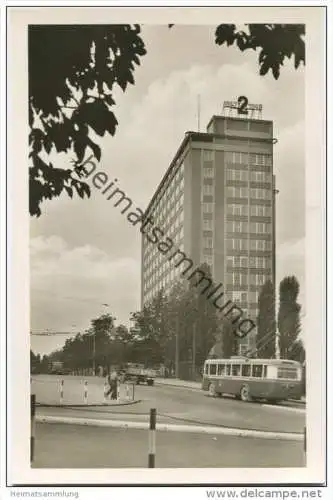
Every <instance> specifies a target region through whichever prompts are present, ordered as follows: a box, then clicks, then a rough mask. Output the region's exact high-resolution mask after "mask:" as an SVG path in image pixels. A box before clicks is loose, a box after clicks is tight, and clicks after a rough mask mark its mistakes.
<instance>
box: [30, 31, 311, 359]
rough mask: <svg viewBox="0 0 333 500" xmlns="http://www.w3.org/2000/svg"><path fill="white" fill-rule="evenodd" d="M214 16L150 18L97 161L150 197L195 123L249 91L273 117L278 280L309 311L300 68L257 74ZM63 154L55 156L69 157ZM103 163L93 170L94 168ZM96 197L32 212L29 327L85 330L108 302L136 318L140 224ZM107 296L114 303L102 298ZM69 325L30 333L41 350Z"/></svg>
mask: <svg viewBox="0 0 333 500" xmlns="http://www.w3.org/2000/svg"><path fill="white" fill-rule="evenodd" d="M214 29H215V27H214V26H208V25H206V26H181V25H178V26H174V27H173V28H172V29H168V28H167V27H166V26H144V27H143V29H142V37H143V39H144V42H145V44H146V49H147V54H146V55H145V56H144V57H143V58H142V60H141V66H139V67H137V69H136V70H135V74H134V77H135V85H134V86H130V87H129V88H128V89H127V90H126V92H125V93H123V92H122V91H121V90H117V91H116V92H115V100H116V107H115V114H116V117H117V119H118V122H119V125H118V129H117V132H116V135H115V136H114V137H111V136H105V137H104V138H102V139H99V142H100V145H101V148H102V158H101V161H100V164H99V166H98V171H103V172H105V173H107V175H108V177H109V178H114V177H116V178H117V179H118V187H120V188H122V189H123V190H124V191H125V192H126V193H127V195H128V196H129V197H130V198H131V199H132V200H133V204H134V205H136V206H138V207H141V208H142V209H144V208H145V207H146V206H147V203H148V202H149V200H150V198H151V197H152V195H153V193H154V191H155V189H156V187H157V185H158V183H159V181H160V180H161V177H162V176H163V175H164V173H165V171H166V170H167V168H168V166H169V164H170V162H171V160H172V158H173V156H174V154H175V153H176V151H177V149H178V147H179V145H180V143H181V141H182V139H183V138H184V134H185V132H186V131H188V130H197V127H198V113H197V100H198V98H197V96H198V95H200V103H201V106H200V108H201V112H200V130H201V131H205V130H206V125H207V123H208V121H209V119H210V117H211V116H212V115H213V114H221V111H222V106H223V102H224V101H227V100H236V99H237V97H238V96H239V95H246V96H247V97H248V99H249V102H250V103H255V104H262V105H263V116H262V117H263V119H268V120H273V122H274V137H276V138H277V139H278V143H277V144H276V145H275V149H274V173H275V174H276V187H277V189H278V190H279V194H278V196H277V263H276V264H277V280H278V282H279V281H280V280H281V279H282V278H283V277H285V276H286V275H295V276H296V277H297V279H298V280H299V282H300V298H299V302H300V304H301V305H302V309H303V314H304V304H305V297H304V287H305V248H304V241H305V147H304V125H305V124H304V120H305V112H304V108H305V106H304V99H305V98H304V84H305V71H304V69H303V68H302V67H300V68H299V69H298V70H297V71H296V70H295V69H294V67H293V65H292V62H291V61H288V62H286V64H285V66H284V67H283V68H282V71H281V75H280V78H279V79H278V80H277V81H276V80H274V78H273V76H272V75H271V73H270V74H268V75H266V76H260V75H259V69H258V60H257V57H258V55H257V54H256V53H255V52H254V51H251V52H248V51H247V52H243V53H242V52H240V51H239V50H238V49H237V48H234V47H228V48H227V47H219V46H217V45H215V43H214ZM69 159H70V158H69V157H68V156H67V157H66V156H64V155H59V156H58V157H57V158H56V159H55V165H56V166H63V167H64V168H65V167H66V166H67V165H66V164H67V162H68V161H69ZM96 171H97V170H96ZM91 191H92V193H91V198H90V199H84V200H81V199H77V198H75V199H73V200H71V199H70V198H68V197H67V196H66V195H63V196H61V197H60V198H56V199H54V200H52V201H50V202H45V203H43V205H42V215H41V217H40V218H38V219H36V218H33V219H31V225H30V235H31V242H30V263H31V269H30V272H31V297H30V300H31V329H32V331H35V332H37V331H38V332H40V331H43V330H47V329H48V330H50V331H53V332H83V331H84V330H85V329H87V328H88V327H89V325H90V321H91V319H93V318H95V317H97V316H99V315H100V314H102V313H105V312H109V313H111V314H112V315H113V316H115V317H116V323H118V324H119V323H123V324H126V325H129V318H130V313H131V312H134V311H137V310H139V309H140V249H141V246H140V231H139V229H138V226H136V227H133V226H132V225H131V224H129V223H128V221H127V220H126V218H125V217H124V216H123V215H122V214H121V213H120V212H119V210H118V209H116V208H114V207H113V203H110V201H108V200H107V199H106V197H105V196H103V195H102V194H101V192H100V191H98V190H97V189H94V187H92V189H91ZM105 304H107V305H105ZM65 339H66V335H54V336H51V337H39V336H32V341H31V347H32V349H33V350H34V351H35V352H39V353H49V352H51V351H52V350H54V349H55V348H58V347H60V346H61V345H62V344H63V343H64V341H65Z"/></svg>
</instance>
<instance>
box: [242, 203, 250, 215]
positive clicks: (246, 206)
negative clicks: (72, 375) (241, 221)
mask: <svg viewBox="0 0 333 500" xmlns="http://www.w3.org/2000/svg"><path fill="white" fill-rule="evenodd" d="M241 207H242V208H241V213H242V215H248V213H249V207H248V205H241Z"/></svg>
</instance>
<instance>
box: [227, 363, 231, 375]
mask: <svg viewBox="0 0 333 500" xmlns="http://www.w3.org/2000/svg"><path fill="white" fill-rule="evenodd" d="M226 369H227V372H226V375H230V369H231V366H230V365H226Z"/></svg>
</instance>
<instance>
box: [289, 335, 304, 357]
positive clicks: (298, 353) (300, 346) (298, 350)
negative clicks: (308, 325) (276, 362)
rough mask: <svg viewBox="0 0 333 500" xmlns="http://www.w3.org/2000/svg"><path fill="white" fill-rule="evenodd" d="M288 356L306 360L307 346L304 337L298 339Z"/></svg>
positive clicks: (290, 348)
mask: <svg viewBox="0 0 333 500" xmlns="http://www.w3.org/2000/svg"><path fill="white" fill-rule="evenodd" d="M288 358H289V359H293V360H294V361H299V362H300V363H304V362H305V348H304V343H303V341H302V339H296V340H295V342H294V343H293V344H292V345H291V346H290V347H289V349H288Z"/></svg>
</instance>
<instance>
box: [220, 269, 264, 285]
mask: <svg viewBox="0 0 333 500" xmlns="http://www.w3.org/2000/svg"><path fill="white" fill-rule="evenodd" d="M269 278H270V276H269V275H267V274H252V273H251V274H248V273H247V272H246V273H239V272H232V273H227V276H226V280H225V281H226V284H227V285H233V286H248V285H252V286H262V285H263V284H264V283H266V281H267V280H268V279H269Z"/></svg>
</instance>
